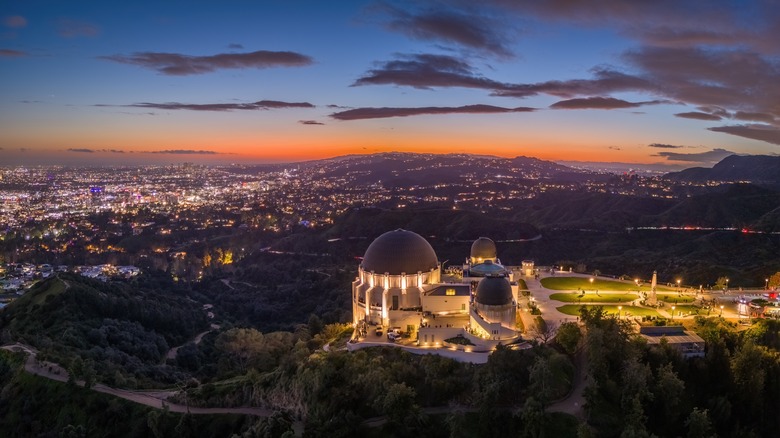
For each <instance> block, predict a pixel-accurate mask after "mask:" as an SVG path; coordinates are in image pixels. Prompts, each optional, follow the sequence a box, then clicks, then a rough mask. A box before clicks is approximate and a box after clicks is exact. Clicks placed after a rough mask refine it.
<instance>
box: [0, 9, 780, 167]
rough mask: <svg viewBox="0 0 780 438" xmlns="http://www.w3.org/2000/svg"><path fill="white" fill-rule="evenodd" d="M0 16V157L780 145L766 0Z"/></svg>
mask: <svg viewBox="0 0 780 438" xmlns="http://www.w3.org/2000/svg"><path fill="white" fill-rule="evenodd" d="M0 19H1V20H2V22H0V68H2V69H3V72H4V74H3V77H4V81H3V82H2V84H1V85H0V93H1V95H2V96H3V98H2V100H0V115H1V116H0V154H2V156H3V159H2V160H1V161H2V163H0V164H71V165H72V164H146V163H148V164H153V163H170V162H181V161H193V162H204V163H206V162H208V163H229V162H248V163H261V162H286V161H300V160H308V159H318V158H328V157H332V156H337V155H344V154H365V153H375V152H388V151H401V152H423V153H450V152H452V153H474V154H485V155H497V156H504V157H513V156H518V155H526V156H535V157H538V158H542V159H548V160H553V161H600V162H626V163H644V164H649V163H660V164H664V165H669V166H677V167H693V166H711V165H712V164H714V163H716V162H717V161H719V160H721V159H722V158H724V157H725V156H727V155H731V154H735V153H736V154H767V155H776V154H777V153H778V148H779V147H780V146H779V145H780V106H779V105H778V102H780V62H778V55H780V46H778V45H777V44H776V43H773V42H774V41H777V40H778V39H780V5H778V4H777V3H775V2H770V1H758V0H757V1H743V2H725V1H723V2H720V1H718V2H706V3H705V2H678V1H660V2H652V3H645V2H636V3H634V2H622V1H611V0H605V1H600V2H596V3H594V2H570V1H548V2H538V3H537V2H534V3H530V2H523V3H515V2H506V1H501V0H494V1H488V2H481V3H480V4H479V5H473V4H471V2H465V1H451V2H438V1H426V2H402V1H392V2H371V1H350V2H338V3H337V4H331V3H322V2H311V1H300V2H270V1H263V2H245V1H234V2H229V3H220V4H217V3H212V2H200V1H198V2H165V3H163V4H158V3H157V2H135V3H131V4H122V5H112V4H105V3H101V2H92V1H87V2H79V3H77V4H71V3H61V2H50V1H34V2H21V1H13V2H7V3H5V4H4V5H3V6H2V7H0Z"/></svg>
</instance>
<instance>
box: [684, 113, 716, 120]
mask: <svg viewBox="0 0 780 438" xmlns="http://www.w3.org/2000/svg"><path fill="white" fill-rule="evenodd" d="M675 117H682V118H683V119H694V120H721V119H722V117H721V116H718V115H715V114H709V113H701V112H698V111H691V112H687V113H677V114H675Z"/></svg>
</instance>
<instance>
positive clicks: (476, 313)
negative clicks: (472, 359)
mask: <svg viewBox="0 0 780 438" xmlns="http://www.w3.org/2000/svg"><path fill="white" fill-rule="evenodd" d="M517 303H518V286H517V284H516V283H514V282H513V281H512V272H511V270H509V269H507V268H505V267H504V266H503V265H501V263H500V260H499V259H498V256H497V252H496V245H495V243H494V242H493V241H492V240H490V239H488V238H486V237H480V238H479V239H477V240H476V241H475V242H474V243H473V245H472V246H471V254H470V255H469V257H468V258H467V259H466V263H465V264H464V265H463V276H462V277H458V278H445V279H444V280H443V276H442V271H441V264H440V263H439V261H438V258H437V257H436V252H435V251H434V250H433V247H431V245H430V243H428V241H427V240H425V238H424V237H422V236H420V235H419V234H417V233H414V232H412V231H407V230H402V229H398V230H394V231H388V232H386V233H384V234H382V235H381V236H379V237H377V238H376V240H374V241H373V242H372V243H371V244H370V245H369V247H368V249H367V250H366V253H365V255H364V257H363V261H362V263H361V264H360V266H359V267H358V276H357V278H356V279H355V281H354V282H353V283H352V312H353V322H354V324H355V327H356V329H357V330H356V333H358V338H359V339H361V338H362V339H364V340H366V341H379V340H380V339H381V340H384V338H383V337H382V336H383V334H384V333H388V334H389V333H393V334H395V333H403V334H404V335H406V336H408V337H409V338H410V339H413V340H417V343H418V344H419V345H421V346H440V345H442V344H443V342H444V341H445V340H446V339H450V338H453V337H457V336H462V337H464V338H465V339H467V340H468V341H469V343H470V345H473V346H474V348H475V349H477V348H480V347H482V348H491V347H492V346H494V345H495V344H497V343H498V342H504V343H506V342H511V341H514V340H516V339H517V338H518V337H519V333H518V332H517V328H516V321H517ZM377 336H379V337H382V338H377Z"/></svg>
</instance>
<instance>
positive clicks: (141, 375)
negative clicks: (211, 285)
mask: <svg viewBox="0 0 780 438" xmlns="http://www.w3.org/2000/svg"><path fill="white" fill-rule="evenodd" d="M200 307H201V305H199V304H197V303H195V302H193V301H192V300H190V299H188V298H187V297H186V296H182V295H177V294H176V292H175V290H170V289H169V290H164V289H155V288H153V287H149V285H142V284H140V285H139V284H136V285H129V284H123V283H102V282H99V281H95V280H90V279H87V278H84V277H81V276H78V275H72V274H60V275H59V276H57V277H53V278H50V279H48V280H45V281H42V282H39V283H38V284H36V285H35V286H34V287H33V288H32V289H31V290H30V291H28V292H27V293H25V294H24V295H23V296H22V297H20V298H19V299H18V300H16V301H14V302H13V303H11V304H10V305H8V307H7V308H5V309H4V310H3V312H0V329H2V330H4V331H7V334H8V335H7V336H9V337H10V338H11V339H13V340H14V341H20V342H24V343H27V344H30V345H33V346H35V347H37V348H38V349H39V350H41V352H42V355H43V356H44V357H49V358H52V359H54V361H55V362H59V363H61V364H66V365H67V364H70V363H71V361H72V360H73V358H75V357H80V358H82V359H83V360H85V361H91V362H92V363H94V364H100V366H99V367H96V368H95V372H96V374H97V377H98V379H99V380H103V381H108V382H114V381H115V380H117V379H119V380H122V381H124V383H125V384H128V385H130V386H133V385H134V384H135V383H134V382H133V381H135V380H136V379H138V380H139V382H138V384H144V383H143V382H145V381H149V382H150V383H151V382H159V381H164V382H171V381H173V380H175V379H176V378H178V377H180V376H178V375H177V372H176V371H175V370H172V369H170V368H168V367H167V366H166V365H160V364H161V363H162V362H163V358H164V357H165V354H166V352H167V351H168V349H169V347H171V346H174V345H179V344H182V343H184V342H185V341H186V340H187V339H189V338H191V337H192V336H194V335H195V334H196V333H198V332H199V331H203V329H204V328H205V327H207V322H206V317H205V313H204V312H203V311H202V309H201V308H200ZM120 376H121V377H120ZM128 379H132V381H128Z"/></svg>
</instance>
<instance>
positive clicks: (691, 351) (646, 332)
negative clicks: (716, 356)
mask: <svg viewBox="0 0 780 438" xmlns="http://www.w3.org/2000/svg"><path fill="white" fill-rule="evenodd" d="M639 334H640V335H641V336H642V337H643V338H645V340H647V343H648V344H649V345H659V344H660V343H661V342H663V340H665V342H666V343H668V344H669V345H671V346H672V347H674V348H676V349H677V350H679V351H680V353H682V355H683V357H704V346H705V342H704V339H703V338H702V337H701V336H699V335H697V334H696V333H694V332H692V331H688V330H685V327H682V326H661V327H656V326H649V327H647V326H641V327H639Z"/></svg>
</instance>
